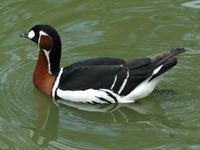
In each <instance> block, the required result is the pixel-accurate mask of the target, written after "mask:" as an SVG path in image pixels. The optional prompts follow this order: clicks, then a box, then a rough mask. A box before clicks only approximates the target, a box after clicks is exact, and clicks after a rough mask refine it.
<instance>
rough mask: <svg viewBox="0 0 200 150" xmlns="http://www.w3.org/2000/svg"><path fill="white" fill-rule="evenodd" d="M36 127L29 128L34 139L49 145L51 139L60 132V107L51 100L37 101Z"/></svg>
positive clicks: (40, 143) (41, 143) (42, 144)
mask: <svg viewBox="0 0 200 150" xmlns="http://www.w3.org/2000/svg"><path fill="white" fill-rule="evenodd" d="M37 104H38V105H37V106H38V107H37V110H38V111H37V112H38V115H37V119H36V128H31V129H29V135H30V137H31V138H32V140H33V141H34V142H35V143H37V144H38V145H40V146H44V147H45V146H47V145H48V143H49V141H53V140H56V139H57V134H58V124H59V117H58V115H59V114H58V109H59V108H58V107H57V106H56V105H55V104H54V103H53V102H51V101H49V100H46V99H44V100H42V101H41V100H40V102H38V101H37Z"/></svg>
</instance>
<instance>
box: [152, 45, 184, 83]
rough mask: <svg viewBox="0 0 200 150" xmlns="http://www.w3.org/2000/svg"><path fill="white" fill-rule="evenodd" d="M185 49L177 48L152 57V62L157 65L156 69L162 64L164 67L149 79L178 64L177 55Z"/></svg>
mask: <svg viewBox="0 0 200 150" xmlns="http://www.w3.org/2000/svg"><path fill="white" fill-rule="evenodd" d="M185 51H186V49H184V48H175V49H171V50H170V51H169V52H166V53H163V54H160V55H157V56H155V57H154V58H152V64H153V65H154V66H155V69H156V68H157V67H159V66H161V65H162V68H161V69H160V70H159V71H158V72H157V73H156V74H154V75H153V76H152V77H151V79H150V80H149V81H151V80H153V79H154V78H156V77H158V76H159V75H161V74H163V73H165V72H166V71H168V70H169V69H171V68H172V67H174V66H175V65H176V64H177V58H176V56H177V55H178V54H181V53H183V52H185Z"/></svg>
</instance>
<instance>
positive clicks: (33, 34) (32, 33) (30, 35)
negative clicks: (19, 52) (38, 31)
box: [28, 30, 35, 39]
mask: <svg viewBox="0 0 200 150" xmlns="http://www.w3.org/2000/svg"><path fill="white" fill-rule="evenodd" d="M34 36H35V32H34V31H33V30H31V31H30V32H29V33H28V38H29V39H32V38H34Z"/></svg>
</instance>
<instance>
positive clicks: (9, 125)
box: [0, 0, 200, 150]
mask: <svg viewBox="0 0 200 150" xmlns="http://www.w3.org/2000/svg"><path fill="white" fill-rule="evenodd" d="M185 2H186V1H185V0H176V1H175V0H165V1H164V0H163V1H161V0H148V1H147V0H146V1H145V0H140V1H133V0H124V1H122V0H121V1H120V0H118V1H117V0H107V1H105V0H104V1H103V0H95V1H94V0H84V1H83V0H65V1H60V2H59V1H56V0H48V1H37V0H36V1H22V0H16V1H12V0H7V1H4V0H1V1H0V20H1V23H0V52H1V57H0V89H1V90H0V97H1V101H0V149H2V150H4V149H6V150H8V149H9V150H40V149H46V150H47V149H48V150H76V149H78V150H79V149H80V150H122V149H123V150H133V149H134V150H137V149H138V150H140V149H144V150H154V149H156V150H158V149H164V150H165V149H166V150H168V149H172V150H179V149H180V150H182V149H192V150H199V149H200V98H199V96H200V93H199V90H200V84H199V83H200V81H199V76H200V71H199V69H200V62H199V56H200V9H199V8H200V6H199V4H200V1H190V3H185ZM194 2H195V3H196V5H195V7H194V6H193V5H194V4H195V3H194ZM41 23H42V24H44V23H45V24H49V25H52V26H54V27H55V28H56V29H57V30H58V32H59V33H60V34H61V38H62V43H63V52H62V54H63V55H62V63H61V64H62V65H63V66H65V65H68V64H70V63H73V62H76V61H79V60H84V59H87V58H91V57H100V56H112V57H121V58H124V59H130V58H137V57H144V56H147V55H152V54H155V53H159V52H162V51H164V50H167V49H170V48H174V47H186V48H188V49H189V51H188V52H187V53H185V54H183V55H181V56H179V64H178V65H177V66H176V67H175V68H174V69H173V70H171V71H170V72H169V73H168V74H166V75H165V77H164V78H163V79H162V82H161V83H160V84H159V86H158V87H157V91H155V92H154V93H153V94H151V95H150V96H149V97H147V98H145V99H143V100H140V101H139V103H137V104H129V105H110V106H95V107H91V106H88V105H75V106H74V104H73V103H68V104H67V105H66V106H60V107H57V106H55V105H54V104H52V102H51V100H52V99H51V98H49V97H46V96H44V95H43V94H41V93H40V92H38V91H37V90H36V89H35V88H34V87H33V84H32V72H33V69H34V66H35V63H36V59H37V55H38V47H37V45H35V44H33V43H32V42H30V41H28V40H23V39H20V38H19V34H20V33H21V32H24V31H26V30H28V29H29V28H30V27H31V26H33V25H35V24H41Z"/></svg>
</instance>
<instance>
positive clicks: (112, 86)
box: [110, 75, 117, 89]
mask: <svg viewBox="0 0 200 150" xmlns="http://www.w3.org/2000/svg"><path fill="white" fill-rule="evenodd" d="M116 81H117V75H116V76H115V79H114V81H113V84H112V85H111V88H110V89H113V88H114V86H115V83H116Z"/></svg>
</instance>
